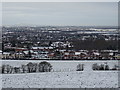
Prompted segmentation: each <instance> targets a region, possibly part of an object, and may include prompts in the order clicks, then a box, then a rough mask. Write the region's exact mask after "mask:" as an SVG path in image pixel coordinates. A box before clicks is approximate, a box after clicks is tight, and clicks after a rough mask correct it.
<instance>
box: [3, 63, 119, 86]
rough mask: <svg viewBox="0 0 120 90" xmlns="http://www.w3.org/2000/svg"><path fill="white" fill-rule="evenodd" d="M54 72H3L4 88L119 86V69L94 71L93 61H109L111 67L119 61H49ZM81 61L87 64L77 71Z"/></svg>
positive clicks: (17, 64) (18, 64) (16, 64)
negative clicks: (82, 69)
mask: <svg viewBox="0 0 120 90" xmlns="http://www.w3.org/2000/svg"><path fill="white" fill-rule="evenodd" d="M28 62H40V61H3V62H2V63H3V64H9V65H13V66H20V65H21V64H27V63H28ZM49 62H50V63H51V64H52V66H53V70H54V72H44V73H27V74H3V75H2V87H3V88H10V87H12V88H100V87H101V88H117V87H118V71H92V69H91V68H92V67H91V66H92V64H93V63H104V62H107V63H108V65H110V67H112V66H114V65H115V64H116V65H117V64H118V61H74V62H73V61H49ZM79 63H81V64H82V63H83V64H85V69H84V71H76V66H77V65H78V64H79Z"/></svg>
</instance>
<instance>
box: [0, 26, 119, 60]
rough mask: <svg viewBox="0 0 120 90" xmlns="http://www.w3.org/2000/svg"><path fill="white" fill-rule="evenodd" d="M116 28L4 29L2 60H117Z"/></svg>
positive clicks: (43, 27)
mask: <svg viewBox="0 0 120 90" xmlns="http://www.w3.org/2000/svg"><path fill="white" fill-rule="evenodd" d="M118 37H119V36H118V30H117V28H116V27H97V26H96V27H92V26H91V27H85V26H14V27H10V26H3V27H2V50H1V51H0V57H1V58H2V59H11V60H12V59H15V60H16V59H34V60H38V59H48V60H55V59H56V60H117V59H120V54H119V52H118V48H119V47H118Z"/></svg>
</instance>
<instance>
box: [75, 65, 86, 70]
mask: <svg viewBox="0 0 120 90" xmlns="http://www.w3.org/2000/svg"><path fill="white" fill-rule="evenodd" d="M83 70H84V64H78V65H77V70H76V71H83Z"/></svg>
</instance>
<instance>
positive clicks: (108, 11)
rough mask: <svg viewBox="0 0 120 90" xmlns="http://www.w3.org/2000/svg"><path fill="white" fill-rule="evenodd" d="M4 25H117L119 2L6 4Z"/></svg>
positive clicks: (3, 5)
mask: <svg viewBox="0 0 120 90" xmlns="http://www.w3.org/2000/svg"><path fill="white" fill-rule="evenodd" d="M2 7H3V13H2V14H3V15H2V19H3V20H2V23H3V25H63V26H66V25H75V26H91V25H92V26H117V24H118V6H117V2H96V3H95V2H75V3H73V2H72V3H70V2H66V3H65V2H63V3H62V2H56V3H55V2H45V3H43V2H38V3H33V2H30V3H29V2H26V3H25V2H23V3H22V2H21V3H20V2H19V3H15V2H14V3H3V4H2Z"/></svg>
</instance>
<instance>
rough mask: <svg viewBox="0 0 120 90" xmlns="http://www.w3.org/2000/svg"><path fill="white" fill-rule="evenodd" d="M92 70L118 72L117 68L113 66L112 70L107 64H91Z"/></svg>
mask: <svg viewBox="0 0 120 90" xmlns="http://www.w3.org/2000/svg"><path fill="white" fill-rule="evenodd" d="M92 69H93V70H118V69H119V66H117V65H114V66H113V67H112V68H110V67H109V65H108V64H107V63H104V64H97V63H95V64H93V66H92Z"/></svg>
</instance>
